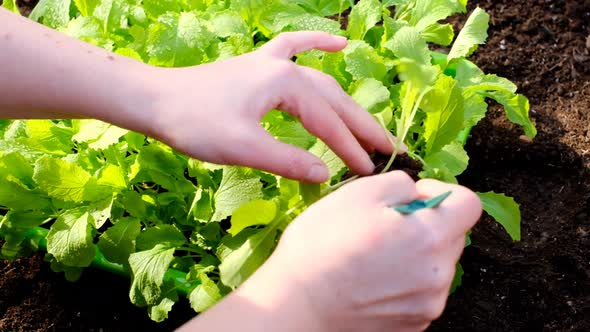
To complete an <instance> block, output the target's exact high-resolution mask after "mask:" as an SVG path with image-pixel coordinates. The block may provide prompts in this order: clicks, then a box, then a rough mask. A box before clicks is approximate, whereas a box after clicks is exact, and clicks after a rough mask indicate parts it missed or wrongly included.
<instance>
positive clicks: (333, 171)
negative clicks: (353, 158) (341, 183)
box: [309, 140, 346, 178]
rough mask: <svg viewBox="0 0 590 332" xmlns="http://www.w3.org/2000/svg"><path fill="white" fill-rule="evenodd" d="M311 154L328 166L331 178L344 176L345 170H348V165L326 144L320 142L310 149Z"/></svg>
mask: <svg viewBox="0 0 590 332" xmlns="http://www.w3.org/2000/svg"><path fill="white" fill-rule="evenodd" d="M309 152H311V153H312V154H313V155H315V156H317V157H318V158H320V159H321V160H322V161H323V162H324V163H325V164H326V166H328V170H329V171H330V177H331V178H334V177H338V176H339V175H343V170H344V169H345V168H346V164H344V162H343V161H342V159H340V158H339V157H338V156H337V155H336V154H335V153H334V151H332V150H330V148H329V147H328V146H327V145H326V143H324V142H322V141H320V140H318V141H317V142H316V144H314V146H312V147H311V149H309Z"/></svg>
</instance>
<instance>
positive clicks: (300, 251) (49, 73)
mask: <svg viewBox="0 0 590 332" xmlns="http://www.w3.org/2000/svg"><path fill="white" fill-rule="evenodd" d="M345 46H346V40H345V39H343V38H339V37H335V36H331V35H328V34H324V33H319V32H300V33H288V34H283V35H280V36H278V37H277V38H275V39H274V40H273V41H271V42H269V43H268V44H266V46H264V47H262V48H260V49H258V50H257V51H254V52H252V53H249V54H246V55H243V56H239V57H236V58H233V59H230V60H226V61H223V62H218V63H214V64H207V65H201V66H196V67H190V68H182V69H162V68H155V67H151V66H148V65H145V64H142V63H140V62H137V61H134V60H131V59H127V58H124V57H120V56H117V55H115V54H112V53H109V52H107V51H105V50H102V49H100V48H97V47H94V46H92V45H88V44H85V43H83V42H80V41H78V40H75V39H72V38H69V37H67V36H65V35H62V34H60V33H58V32H55V31H53V30H51V29H48V28H45V27H43V26H41V25H38V24H35V23H33V22H30V21H28V20H26V19H24V18H20V17H18V16H16V15H13V14H12V13H9V12H8V11H6V10H4V9H1V8H0V50H1V52H0V63H1V64H2V66H0V118H10V119H17V118H21V119H22V118H43V119H54V118H55V119H57V118H95V119H100V120H103V121H107V122H110V123H113V124H115V125H118V126H120V127H124V128H128V129H131V130H135V131H138V132H142V133H144V134H146V135H149V136H152V137H154V138H157V139H159V140H161V141H163V142H165V143H167V144H169V145H170V146H172V147H174V148H175V149H177V150H179V151H181V152H184V153H186V154H188V155H190V156H192V157H195V158H198V159H201V160H205V161H209V162H214V163H220V164H231V165H242V166H248V167H254V168H258V169H262V170H265V171H269V172H273V173H276V174H279V175H282V176H285V177H289V178H293V179H297V180H302V181H307V182H322V181H325V180H327V179H328V176H329V175H328V171H327V169H326V167H325V165H324V164H323V163H322V161H321V160H320V159H318V158H317V157H315V156H313V155H311V154H309V153H307V152H305V151H303V150H300V149H298V148H295V147H293V146H290V145H286V144H283V143H280V142H278V141H276V140H274V139H273V138H272V137H271V136H270V135H269V134H268V133H267V132H266V131H264V130H263V129H262V127H261V126H260V120H261V119H262V117H263V116H264V114H266V113H267V112H268V111H270V110H272V109H280V110H283V111H285V112H288V113H290V114H291V115H293V116H295V117H297V118H298V119H300V120H301V122H302V124H303V125H304V126H305V127H306V128H307V129H308V130H309V131H310V132H311V133H313V134H314V135H316V136H318V137H319V138H321V139H322V140H323V141H324V142H326V143H327V144H328V145H329V146H330V147H331V148H332V149H333V150H334V151H335V152H336V153H337V154H338V155H339V156H340V157H341V158H342V159H343V160H344V161H345V162H346V164H347V165H348V166H349V168H350V169H351V170H353V171H354V172H356V173H358V174H360V175H369V174H371V173H372V172H373V169H374V165H373V163H372V162H371V159H370V158H369V153H372V152H374V151H379V152H381V153H385V154H391V153H393V149H394V148H393V144H392V142H393V139H392V137H391V136H390V135H389V134H388V133H386V132H385V131H384V130H383V129H382V128H381V127H380V126H379V124H378V123H377V122H376V121H375V120H374V119H373V118H372V117H371V116H370V115H369V114H368V113H367V112H366V111H365V110H363V109H362V108H361V107H360V106H359V105H357V104H356V103H355V102H354V101H353V100H352V99H351V98H350V97H349V96H348V95H347V94H346V93H345V92H344V91H343V90H342V89H341V87H340V86H339V85H338V84H337V83H336V81H335V80H333V79H332V78H331V77H329V76H326V75H324V74H322V73H321V72H318V71H315V70H312V69H309V68H304V67H300V66H297V65H295V64H294V63H292V62H291V61H290V60H289V59H290V58H292V57H293V56H294V55H296V54H297V53H300V52H303V51H305V50H309V49H319V50H323V51H327V52H335V51H339V50H341V49H343V48H344V47H345ZM449 190H452V192H453V193H452V195H451V196H450V197H449V198H448V199H447V200H446V201H444V202H443V203H442V205H441V206H440V207H438V208H437V209H434V210H423V211H420V212H418V213H416V214H413V215H411V216H402V215H400V214H399V213H397V212H395V211H394V210H392V209H391V208H390V206H393V205H398V204H402V203H408V202H410V201H412V200H414V199H417V198H429V197H434V196H436V195H438V194H441V193H443V192H446V191H449ZM480 214H481V203H480V202H479V199H478V198H477V196H476V195H475V194H474V193H473V192H471V191H470V190H468V189H466V188H464V187H461V186H456V185H448V184H443V183H441V182H438V181H433V180H427V181H419V182H417V183H415V182H414V181H413V180H412V179H411V178H409V177H408V176H407V175H406V174H404V173H401V172H391V173H388V174H385V175H379V176H371V177H366V178H361V179H360V180H357V181H355V182H353V183H351V184H348V185H346V186H344V187H342V188H341V189H339V190H337V191H336V192H335V193H333V194H331V195H329V196H328V197H326V198H324V199H322V200H320V201H319V202H317V203H316V204H314V205H313V206H311V207H310V208H309V209H307V210H306V211H305V212H304V213H303V214H302V215H300V216H299V217H298V218H297V219H296V220H294V221H293V222H292V223H291V225H290V226H289V227H288V228H287V230H286V232H285V233H284V235H283V237H282V239H281V241H280V243H279V246H278V248H277V250H276V251H275V252H274V253H273V255H272V256H271V258H270V259H269V260H268V261H267V262H266V263H265V264H264V265H263V266H262V267H261V268H260V269H259V270H258V271H257V272H256V273H255V274H254V275H253V276H252V277H251V278H250V279H248V280H247V281H246V282H245V283H244V284H243V285H242V286H241V287H240V288H238V289H237V290H236V291H234V292H233V293H232V294H230V295H228V296H227V297H226V298H225V299H224V300H222V301H221V302H220V303H219V304H218V305H216V306H214V307H213V308H211V309H210V310H208V311H207V312H205V313H204V314H201V315H199V316H198V317H197V318H195V319H193V320H192V321H191V322H188V323H187V324H186V325H185V326H183V327H182V328H181V329H180V330H181V331H235V330H237V329H239V330H240V331H318V332H324V331H326V332H327V331H384V330H388V331H389V330H391V331H420V330H424V329H425V328H426V327H427V326H428V325H429V324H430V322H431V321H432V320H434V319H436V318H437V317H438V316H439V315H440V314H441V312H442V310H443V309H444V306H445V302H446V298H447V295H448V290H449V287H450V284H451V281H452V277H453V272H454V267H455V264H456V262H457V261H458V259H459V257H460V255H461V253H462V250H463V244H464V237H465V234H466V232H467V231H468V230H469V229H470V228H471V227H472V226H473V225H474V224H475V222H476V221H477V220H478V219H479V216H480ZM228 317H231V319H228Z"/></svg>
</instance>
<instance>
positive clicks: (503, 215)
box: [477, 192, 520, 241]
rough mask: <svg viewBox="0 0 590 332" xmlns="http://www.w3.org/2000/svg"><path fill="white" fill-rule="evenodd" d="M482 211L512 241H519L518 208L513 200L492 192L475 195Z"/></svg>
mask: <svg viewBox="0 0 590 332" xmlns="http://www.w3.org/2000/svg"><path fill="white" fill-rule="evenodd" d="M477 195H478V196H479V198H480V199H481V203H482V205H483V209H484V211H486V212H487V213H488V214H489V215H490V216H492V217H493V218H494V219H495V220H496V221H497V222H498V223H499V224H500V225H502V227H504V229H505V230H506V232H508V234H509V235H510V237H511V238H512V240H514V241H520V207H519V206H518V204H517V203H516V202H515V201H514V198H512V197H508V196H506V195H504V194H496V193H494V192H487V193H477Z"/></svg>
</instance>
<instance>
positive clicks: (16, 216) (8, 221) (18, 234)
mask: <svg viewBox="0 0 590 332" xmlns="http://www.w3.org/2000/svg"><path fill="white" fill-rule="evenodd" d="M46 219H47V216H46V215H45V214H44V213H42V212H38V211H28V212H19V211H14V210H12V211H9V212H8V213H6V215H4V216H3V217H2V218H1V219H0V237H2V238H3V239H4V241H5V242H4V245H3V246H2V252H1V253H0V256H1V257H2V258H4V259H14V258H17V257H18V256H19V254H20V252H21V249H23V248H22V243H23V241H24V240H25V238H26V234H27V232H28V231H30V230H31V229H33V228H35V227H38V226H40V225H41V224H42V223H43V222H44V221H45V220H46Z"/></svg>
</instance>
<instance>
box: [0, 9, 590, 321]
mask: <svg viewBox="0 0 590 332" xmlns="http://www.w3.org/2000/svg"><path fill="white" fill-rule="evenodd" d="M471 2H472V4H471V6H470V7H471V8H473V7H474V6H475V5H479V6H481V7H484V8H485V9H486V10H488V12H489V13H490V14H491V16H492V27H491V31H490V40H489V42H488V44H487V45H486V46H484V47H482V48H480V50H479V51H478V52H477V53H476V54H475V56H474V58H473V59H474V61H475V62H476V63H477V64H478V65H480V66H481V67H482V68H483V69H484V70H485V71H487V72H493V73H496V74H498V75H501V76H505V77H508V78H509V79H511V80H513V81H515V82H516V83H517V84H518V86H519V87H520V88H521V91H522V92H523V93H524V94H526V95H527V96H528V97H529V98H530V100H531V105H532V111H531V112H532V117H533V119H534V121H535V122H536V124H537V127H538V129H539V135H538V137H537V139H536V140H535V141H534V142H533V143H531V142H529V141H527V140H526V139H523V138H522V137H521V134H522V132H521V131H520V130H519V129H518V128H516V127H514V126H513V125H511V124H509V123H508V121H507V120H506V118H505V117H504V115H503V113H502V112H501V111H500V110H499V109H498V107H496V106H493V107H492V111H491V112H490V116H489V117H488V119H486V120H484V121H483V122H482V123H480V124H479V125H478V126H477V127H476V128H475V130H474V131H473V136H472V138H471V139H470V141H469V144H468V147H467V148H468V150H469V153H470V156H471V165H470V169H469V170H468V171H467V172H466V173H465V174H464V176H462V177H461V179H460V180H461V182H462V183H463V184H465V185H467V186H469V187H471V188H473V189H475V190H479V191H489V190H494V191H496V192H504V193H506V194H508V195H510V196H514V197H515V198H516V200H517V201H518V202H520V203H521V208H522V217H523V223H522V238H523V239H522V241H521V242H519V243H512V242H511V241H510V239H509V238H508V236H507V235H506V234H505V233H504V232H503V231H502V229H501V228H500V227H499V226H498V225H497V224H495V223H494V222H492V221H491V220H490V218H488V217H484V218H483V219H482V221H481V222H480V224H479V225H478V226H476V228H475V229H474V232H473V235H472V239H473V245H472V246H471V247H469V248H467V249H466V251H465V255H464V257H463V259H462V263H463V267H464V269H465V276H464V284H463V286H462V287H461V288H459V290H458V291H457V292H456V293H455V294H454V295H453V296H451V298H450V299H449V304H448V308H447V310H446V311H445V313H444V315H443V317H441V319H440V320H438V321H437V322H435V324H434V325H433V327H432V328H431V329H430V330H431V331H590V132H589V130H590V115H589V113H588V112H590V27H589V23H588V22H590V1H589V0H568V1H564V0H561V1H552V0H514V1H509V0H489V1H483V0H473V1H471ZM455 23H457V24H458V25H460V24H461V22H460V20H456V22H455ZM128 286H129V281H128V280H125V279H122V278H120V277H117V276H112V275H109V274H106V273H103V272H100V271H96V270H87V271H86V272H85V274H84V276H83V277H82V280H81V281H80V282H78V283H73V284H72V283H68V282H66V281H65V280H64V279H63V277H62V276H61V275H58V274H54V273H52V272H51V271H49V268H48V266H47V264H45V263H43V262H42V258H41V256H40V255H37V256H34V257H32V258H23V259H21V260H19V261H17V262H13V263H8V262H0V331H58V330H60V331H61V330H68V331H105V332H106V331H135V330H147V331H169V330H171V329H173V328H174V327H176V326H179V325H180V324H182V323H183V322H185V321H186V320H188V319H190V318H191V317H192V313H191V311H190V309H189V308H188V305H187V303H186V302H181V303H179V304H177V305H176V307H175V310H174V311H173V313H172V315H171V317H170V319H169V320H168V321H167V322H166V323H164V324H161V325H156V324H154V323H152V322H150V321H149V319H148V318H147V315H146V313H145V310H144V309H139V308H135V307H133V306H132V305H131V304H129V300H128V298H127V290H128Z"/></svg>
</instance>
